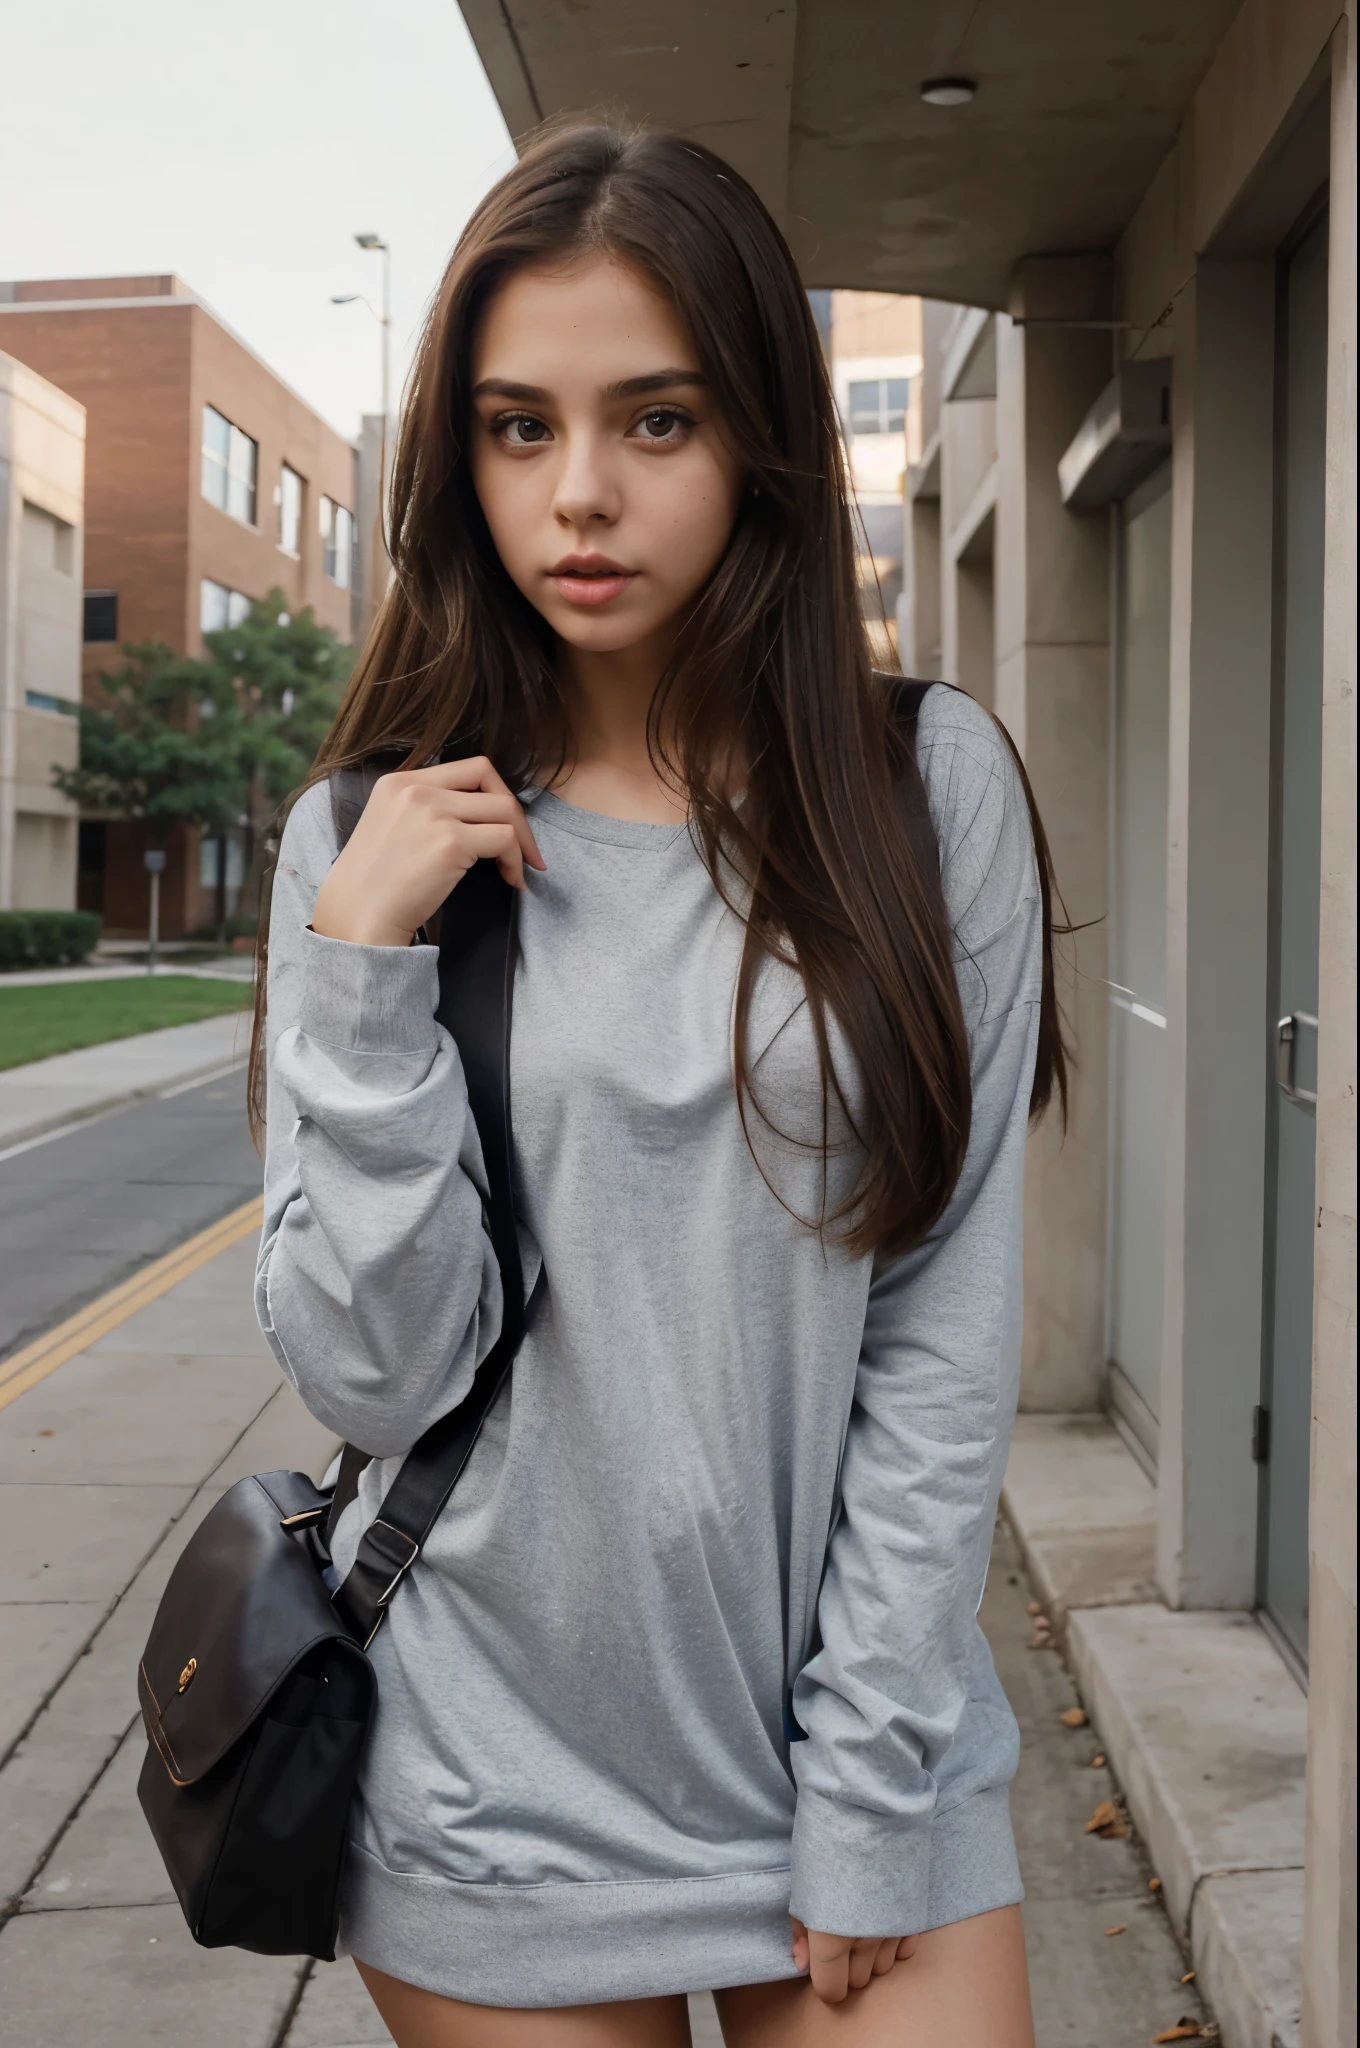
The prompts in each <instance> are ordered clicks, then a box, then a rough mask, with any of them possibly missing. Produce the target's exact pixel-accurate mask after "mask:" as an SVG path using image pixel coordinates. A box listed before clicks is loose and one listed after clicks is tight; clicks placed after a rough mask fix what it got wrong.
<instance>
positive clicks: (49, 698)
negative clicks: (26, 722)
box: [24, 690, 76, 711]
mask: <svg viewBox="0 0 1360 2048" xmlns="http://www.w3.org/2000/svg"><path fill="white" fill-rule="evenodd" d="M75 708H76V707H75V705H74V704H73V703H72V702H71V700H70V698H69V697H54V696H53V695H52V692H51V691H50V690H25V691H24V709H25V711H74V710H75Z"/></svg>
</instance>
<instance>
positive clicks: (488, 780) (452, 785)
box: [405, 754, 514, 796]
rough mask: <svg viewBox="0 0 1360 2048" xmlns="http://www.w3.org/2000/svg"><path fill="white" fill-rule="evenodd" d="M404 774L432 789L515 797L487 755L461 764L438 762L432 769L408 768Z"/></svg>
mask: <svg viewBox="0 0 1360 2048" xmlns="http://www.w3.org/2000/svg"><path fill="white" fill-rule="evenodd" d="M405 773H407V774H408V775H413V776H416V777H418V778H419V780H420V781H421V782H427V783H429V784H430V786H431V788H433V789H497V790H500V791H501V793H502V794H503V795H506V796H513V795H514V791H513V790H512V789H511V787H510V785H509V783H508V782H507V781H506V780H505V777H504V776H503V775H502V774H501V773H500V772H499V770H498V769H497V768H496V765H495V763H494V762H493V761H491V760H490V759H488V757H487V756H486V755H485V754H467V755H465V756H464V758H463V759H462V760H461V761H435V762H434V763H433V764H432V765H431V766H430V767H429V768H408V769H407V770H406V771H405Z"/></svg>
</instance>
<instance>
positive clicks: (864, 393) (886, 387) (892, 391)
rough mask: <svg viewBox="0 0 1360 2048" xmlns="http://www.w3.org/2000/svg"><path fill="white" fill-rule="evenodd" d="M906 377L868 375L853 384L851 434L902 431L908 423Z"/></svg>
mask: <svg viewBox="0 0 1360 2048" xmlns="http://www.w3.org/2000/svg"><path fill="white" fill-rule="evenodd" d="M909 383H910V379H909V378H907V377H866V378H861V379H857V380H856V381H855V382H853V383H852V384H851V386H850V431H851V433H852V434H901V433H904V432H905V431H906V424H907V387H908V384H909Z"/></svg>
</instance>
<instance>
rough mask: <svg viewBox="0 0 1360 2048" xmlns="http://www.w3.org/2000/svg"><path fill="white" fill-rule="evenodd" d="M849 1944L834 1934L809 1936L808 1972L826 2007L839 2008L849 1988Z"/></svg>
mask: <svg viewBox="0 0 1360 2048" xmlns="http://www.w3.org/2000/svg"><path fill="white" fill-rule="evenodd" d="M850 1948H851V1944H850V1942H849V1941H848V1940H846V1939H844V1938H843V1937H842V1936H840V1935H835V1934H815V1933H813V1932H812V1931H811V1930H809V1933H808V1951H809V1954H808V1971H809V1974H810V1976H811V1978H812V1988H813V1990H814V1991H815V1992H816V1994H817V1996H818V1997H819V1998H820V1999H822V2000H823V2001H824V2002H825V2003H826V2004H827V2005H840V2004H841V2002H842V2001H843V2000H844V1998H845V1995H846V1993H847V1992H848V1990H849V1988H850Z"/></svg>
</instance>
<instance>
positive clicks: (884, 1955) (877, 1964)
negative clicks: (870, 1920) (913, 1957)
mask: <svg viewBox="0 0 1360 2048" xmlns="http://www.w3.org/2000/svg"><path fill="white" fill-rule="evenodd" d="M896 1961H897V1943H896V1941H880V1943H879V1944H878V1947H877V1949H876V1950H875V1951H874V1975H875V1976H876V1977H886V1976H887V1974H888V1972H889V1970H890V1969H891V1968H892V1967H893V1964H894V1963H895V1962H896Z"/></svg>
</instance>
